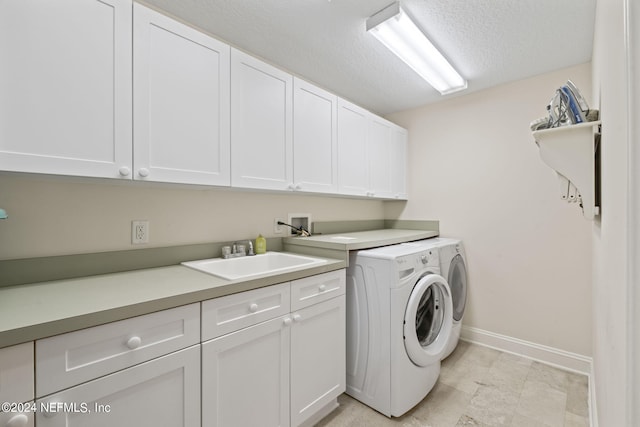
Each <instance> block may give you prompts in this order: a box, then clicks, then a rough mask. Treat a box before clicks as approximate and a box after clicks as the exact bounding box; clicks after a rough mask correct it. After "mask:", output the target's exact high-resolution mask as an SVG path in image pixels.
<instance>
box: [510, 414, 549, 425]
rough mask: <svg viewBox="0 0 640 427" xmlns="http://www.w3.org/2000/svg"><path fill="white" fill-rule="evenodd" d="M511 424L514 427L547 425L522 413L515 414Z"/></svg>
mask: <svg viewBox="0 0 640 427" xmlns="http://www.w3.org/2000/svg"><path fill="white" fill-rule="evenodd" d="M511 425H512V426H514V427H516V426H517V427H547V425H546V424H545V423H543V422H540V421H536V420H533V419H531V418H529V417H525V416H524V415H520V414H515V415H514V416H513V420H512V421H511Z"/></svg>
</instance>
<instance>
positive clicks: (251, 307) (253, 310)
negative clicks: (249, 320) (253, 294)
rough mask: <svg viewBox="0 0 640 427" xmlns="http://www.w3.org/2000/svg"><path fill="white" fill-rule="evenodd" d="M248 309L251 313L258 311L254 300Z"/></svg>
mask: <svg viewBox="0 0 640 427" xmlns="http://www.w3.org/2000/svg"><path fill="white" fill-rule="evenodd" d="M249 311H250V312H252V313H255V312H256V311H258V304H256V303H255V302H254V303H253V304H251V305H250V306H249Z"/></svg>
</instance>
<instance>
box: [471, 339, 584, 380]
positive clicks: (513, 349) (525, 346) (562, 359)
mask: <svg viewBox="0 0 640 427" xmlns="http://www.w3.org/2000/svg"><path fill="white" fill-rule="evenodd" d="M460 339H462V340H464V341H469V342H472V343H475V344H480V345H483V346H486V347H492V348H495V349H497V350H500V351H504V352H506V353H512V354H517V355H519V356H524V357H526V358H528V359H533V360H536V361H539V362H543V363H546V364H548V365H553V366H557V367H558V368H562V369H565V370H567V371H572V372H577V373H579V374H584V375H588V376H589V377H590V376H591V365H592V363H591V362H592V360H591V358H590V357H587V356H583V355H581V354H576V353H571V352H569V351H565V350H560V349H557V348H553V347H547V346H545V345H541V344H536V343H532V342H529V341H524V340H521V339H518V338H513V337H508V336H506V335H500V334H496V333H494V332H489V331H485V330H482V329H478V328H472V327H469V326H462V333H461V335H460Z"/></svg>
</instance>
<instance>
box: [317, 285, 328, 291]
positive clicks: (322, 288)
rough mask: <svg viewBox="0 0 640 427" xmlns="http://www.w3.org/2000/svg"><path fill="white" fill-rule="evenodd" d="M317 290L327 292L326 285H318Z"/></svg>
mask: <svg viewBox="0 0 640 427" xmlns="http://www.w3.org/2000/svg"><path fill="white" fill-rule="evenodd" d="M318 290H319V291H320V292H324V291H325V290H327V285H320V286H318Z"/></svg>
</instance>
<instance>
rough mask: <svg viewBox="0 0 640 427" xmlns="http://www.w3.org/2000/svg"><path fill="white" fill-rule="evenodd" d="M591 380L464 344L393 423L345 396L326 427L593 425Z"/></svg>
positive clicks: (391, 420)
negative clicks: (428, 389)
mask: <svg viewBox="0 0 640 427" xmlns="http://www.w3.org/2000/svg"><path fill="white" fill-rule="evenodd" d="M587 383H588V380H587V377H586V376H584V375H580V374H574V373H571V372H567V371H563V370H561V369H557V368H553V367H551V366H548V365H545V364H542V363H538V362H534V361H532V360H529V359H525V358H523V357H519V356H514V355H512V354H508V353H503V352H500V351H498V350H494V349H491V348H487V347H482V346H479V345H475V344H469V343H467V342H464V341H461V342H460V343H459V344H458V347H457V348H456V350H455V351H454V352H453V353H452V354H451V355H450V356H449V357H448V358H447V359H445V360H444V362H443V363H442V370H441V372H440V378H439V380H438V383H437V384H436V385H435V387H434V388H433V390H431V392H430V393H429V394H428V395H427V397H425V399H424V400H423V401H422V402H420V403H419V404H418V405H417V406H416V407H415V408H413V409H412V410H411V411H409V412H408V413H406V414H405V415H403V416H402V417H400V418H392V419H389V418H387V417H385V416H384V415H381V414H380V413H378V412H376V411H374V410H373V409H371V408H369V407H368V406H365V405H363V404H361V403H360V402H358V401H357V400H355V399H352V398H351V397H349V396H347V395H346V394H343V395H342V396H340V398H339V399H338V400H339V402H340V407H339V408H338V409H336V410H335V411H334V412H333V413H331V414H330V415H329V416H328V417H326V418H325V419H323V420H322V421H321V422H320V423H319V424H318V426H323V427H325V426H326V427H357V426H361V427H386V426H402V427H418V426H420V427H461V426H482V427H485V426H513V427H556V426H557V427H589V410H588V406H587V395H588V384H587Z"/></svg>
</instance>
